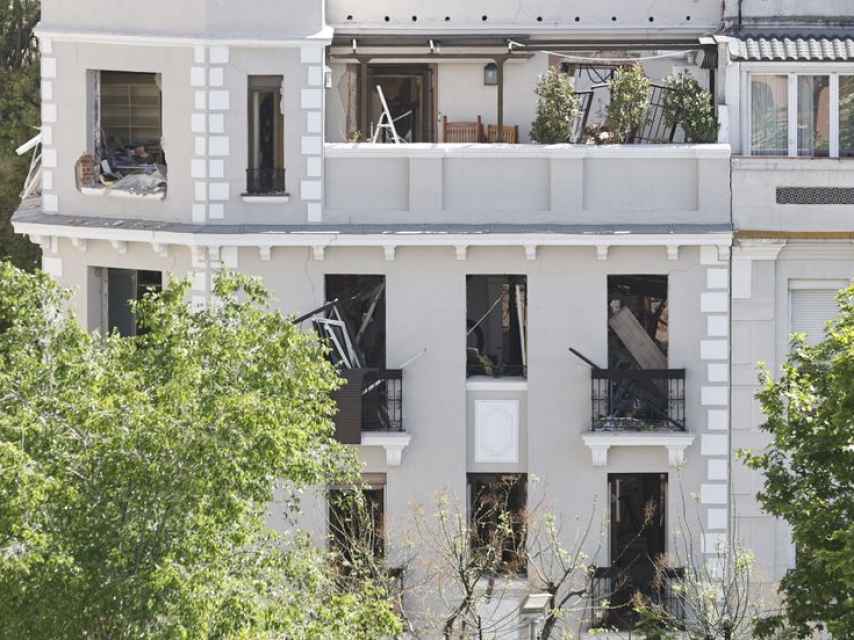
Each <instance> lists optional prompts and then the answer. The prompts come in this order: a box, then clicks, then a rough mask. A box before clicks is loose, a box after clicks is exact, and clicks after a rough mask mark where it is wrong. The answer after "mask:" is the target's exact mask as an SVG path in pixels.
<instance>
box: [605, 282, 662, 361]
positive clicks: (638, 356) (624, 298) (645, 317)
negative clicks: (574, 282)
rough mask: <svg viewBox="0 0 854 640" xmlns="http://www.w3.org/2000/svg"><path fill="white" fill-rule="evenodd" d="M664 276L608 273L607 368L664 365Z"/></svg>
mask: <svg viewBox="0 0 854 640" xmlns="http://www.w3.org/2000/svg"><path fill="white" fill-rule="evenodd" d="M667 321H668V318H667V276H661V275H655V276H648V275H628V276H608V368H609V369H666V368H667V345H668V327H667Z"/></svg>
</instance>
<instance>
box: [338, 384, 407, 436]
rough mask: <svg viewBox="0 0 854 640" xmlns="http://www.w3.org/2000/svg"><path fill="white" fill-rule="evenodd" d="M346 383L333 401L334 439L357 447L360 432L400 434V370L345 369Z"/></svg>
mask: <svg viewBox="0 0 854 640" xmlns="http://www.w3.org/2000/svg"><path fill="white" fill-rule="evenodd" d="M341 375H342V377H344V378H345V379H346V380H347V383H346V384H345V385H344V386H343V387H341V388H340V389H338V390H337V391H336V392H335V394H334V397H335V400H336V401H337V402H338V414H337V415H336V416H335V437H336V438H337V439H338V441H339V442H343V443H344V444H360V443H361V442H362V432H363V431H403V371H402V370H400V369H347V370H345V371H342V372H341Z"/></svg>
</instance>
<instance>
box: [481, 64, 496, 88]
mask: <svg viewBox="0 0 854 640" xmlns="http://www.w3.org/2000/svg"><path fill="white" fill-rule="evenodd" d="M483 84H484V86H487V87H495V86H498V65H497V64H495V63H494V62H490V63H489V64H488V65H486V66H485V67H484V68H483Z"/></svg>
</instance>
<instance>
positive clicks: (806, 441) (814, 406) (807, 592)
mask: <svg viewBox="0 0 854 640" xmlns="http://www.w3.org/2000/svg"><path fill="white" fill-rule="evenodd" d="M838 300H839V304H840V310H841V313H840V315H839V316H838V317H837V318H836V319H835V320H834V321H833V322H832V323H830V324H829V326H828V333H827V336H826V338H825V339H824V340H823V341H822V342H821V343H819V344H817V345H815V346H809V345H807V344H806V342H805V341H804V336H803V335H796V336H795V337H794V338H793V344H792V350H791V353H790V355H789V356H788V358H787V360H786V362H785V364H784V365H783V369H782V373H781V376H780V378H779V380H775V379H774V377H773V376H772V374H771V372H769V371H768V370H767V369H764V370H763V371H762V373H761V375H760V377H761V380H762V383H763V388H762V391H761V392H760V393H759V395H758V397H759V400H760V401H761V403H762V409H763V411H764V413H765V415H766V416H767V417H768V420H767V422H766V423H765V424H764V425H763V427H762V429H763V430H764V431H765V432H767V433H768V434H769V436H770V437H771V443H770V445H769V446H768V447H767V448H766V449H765V450H764V451H762V452H749V451H747V452H741V454H740V455H741V456H742V457H743V458H744V460H745V461H746V463H747V465H748V466H749V467H751V468H752V469H757V470H760V471H762V472H763V473H764V476H765V484H764V486H763V489H762V491H761V492H760V493H759V496H758V498H759V501H760V503H761V504H762V506H763V507H764V508H765V510H766V511H768V512H769V513H771V514H773V515H775V516H779V517H781V518H783V519H784V520H786V522H788V523H789V524H790V525H791V529H792V537H793V540H794V543H795V544H796V546H797V550H798V557H797V564H796V567H795V568H794V569H792V570H791V571H789V572H788V573H787V574H786V576H785V578H784V579H783V581H782V583H781V589H782V590H783V592H784V595H785V610H784V614H783V615H781V616H778V617H775V618H770V619H769V620H767V621H766V623H765V624H763V625H761V626H760V631H761V632H763V633H769V632H771V631H773V630H775V629H777V628H779V627H780V626H782V625H783V624H784V623H786V622H788V624H789V625H790V626H791V627H792V628H793V629H794V631H795V632H796V633H797V635H798V636H799V637H806V636H808V635H810V630H811V628H815V627H822V626H823V627H826V629H827V630H828V631H830V633H831V634H832V635H833V636H834V637H838V638H849V637H851V634H852V632H854V411H853V410H852V409H854V287H852V288H850V289H847V290H844V291H842V292H840V294H839V298H838Z"/></svg>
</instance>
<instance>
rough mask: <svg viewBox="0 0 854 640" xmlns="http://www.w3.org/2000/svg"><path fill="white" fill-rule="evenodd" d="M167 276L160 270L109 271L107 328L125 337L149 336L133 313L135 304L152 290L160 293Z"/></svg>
mask: <svg viewBox="0 0 854 640" xmlns="http://www.w3.org/2000/svg"><path fill="white" fill-rule="evenodd" d="M162 287H163V274H162V273H160V272H159V271H136V270H133V269H107V328H108V330H109V331H111V332H112V331H113V330H116V331H118V332H119V334H120V335H122V336H125V337H127V336H136V335H143V334H144V333H145V329H144V327H142V326H140V325H139V323H138V322H137V319H136V317H135V316H134V314H133V311H132V310H131V301H137V302H138V301H140V300H142V298H143V296H145V294H146V293H147V292H149V291H160V290H161V288H162Z"/></svg>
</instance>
